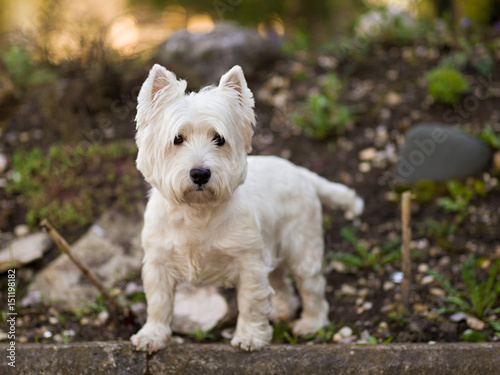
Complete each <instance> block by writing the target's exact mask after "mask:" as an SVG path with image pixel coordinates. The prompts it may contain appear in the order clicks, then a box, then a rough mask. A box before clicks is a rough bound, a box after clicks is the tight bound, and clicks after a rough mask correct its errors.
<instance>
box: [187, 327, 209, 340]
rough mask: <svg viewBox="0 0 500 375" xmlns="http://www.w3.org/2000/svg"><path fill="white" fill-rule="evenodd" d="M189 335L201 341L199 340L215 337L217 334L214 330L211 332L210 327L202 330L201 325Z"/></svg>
mask: <svg viewBox="0 0 500 375" xmlns="http://www.w3.org/2000/svg"><path fill="white" fill-rule="evenodd" d="M189 336H190V337H192V338H193V339H195V340H196V341H199V342H201V341H206V340H214V339H215V335H214V334H213V333H212V332H210V330H209V329H207V330H202V329H201V328H199V327H196V328H195V329H194V331H193V332H192V333H191V334H190V335H189Z"/></svg>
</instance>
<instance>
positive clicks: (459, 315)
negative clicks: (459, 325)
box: [450, 312, 469, 322]
mask: <svg viewBox="0 0 500 375" xmlns="http://www.w3.org/2000/svg"><path fill="white" fill-rule="evenodd" d="M468 318H469V315H468V314H466V313H464V312H457V313H455V314H452V315H451V316H450V320H451V321H452V322H460V321H462V320H467V319H468Z"/></svg>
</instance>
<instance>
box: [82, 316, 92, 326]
mask: <svg viewBox="0 0 500 375" xmlns="http://www.w3.org/2000/svg"><path fill="white" fill-rule="evenodd" d="M89 323H90V320H89V318H87V317H83V318H82V319H80V324H81V325H82V326H86V325H88V324H89Z"/></svg>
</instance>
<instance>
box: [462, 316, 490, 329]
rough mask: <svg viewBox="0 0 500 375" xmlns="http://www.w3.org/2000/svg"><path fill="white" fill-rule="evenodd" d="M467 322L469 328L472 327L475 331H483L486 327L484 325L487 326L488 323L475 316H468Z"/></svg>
mask: <svg viewBox="0 0 500 375" xmlns="http://www.w3.org/2000/svg"><path fill="white" fill-rule="evenodd" d="M466 322H467V325H468V326H469V328H471V329H473V330H475V331H482V330H483V329H484V327H485V326H486V324H485V323H484V322H483V321H481V320H479V319H477V318H475V317H473V316H469V317H468V318H467V320H466Z"/></svg>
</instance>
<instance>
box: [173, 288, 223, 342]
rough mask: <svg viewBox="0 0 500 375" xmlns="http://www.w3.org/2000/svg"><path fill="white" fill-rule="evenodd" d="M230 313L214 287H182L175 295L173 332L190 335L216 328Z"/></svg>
mask: <svg viewBox="0 0 500 375" xmlns="http://www.w3.org/2000/svg"><path fill="white" fill-rule="evenodd" d="M228 312H229V307H228V304H227V302H226V299H225V298H224V297H223V296H222V295H220V293H219V292H218V290H217V288H215V287H213V286H206V287H199V288H196V287H193V286H191V285H189V284H182V285H180V286H179V287H178V288H177V290H176V293H175V301H174V317H173V320H172V331H174V332H176V333H182V334H185V335H188V334H190V333H192V332H193V331H194V330H195V329H196V328H199V329H201V330H202V331H206V330H209V329H212V328H214V327H215V326H216V325H217V323H219V321H221V320H222V319H223V318H224V317H225V316H226V315H227V314H228Z"/></svg>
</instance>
